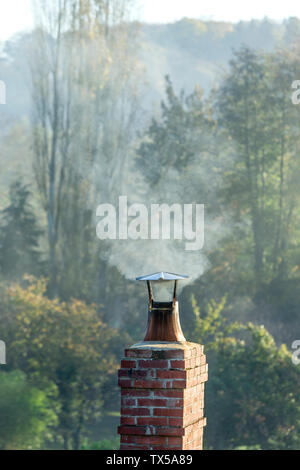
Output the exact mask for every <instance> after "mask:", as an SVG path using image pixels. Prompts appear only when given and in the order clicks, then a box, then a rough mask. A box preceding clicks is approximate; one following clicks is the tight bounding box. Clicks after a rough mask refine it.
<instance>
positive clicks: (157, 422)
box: [137, 417, 168, 426]
mask: <svg viewBox="0 0 300 470" xmlns="http://www.w3.org/2000/svg"><path fill="white" fill-rule="evenodd" d="M137 424H138V425H146V426H148V425H149V426H150V425H152V426H167V424H168V421H167V418H161V417H157V418H151V417H150V418H137Z"/></svg>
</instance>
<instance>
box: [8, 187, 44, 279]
mask: <svg viewBox="0 0 300 470" xmlns="http://www.w3.org/2000/svg"><path fill="white" fill-rule="evenodd" d="M30 197H31V193H30V191H29V189H28V187H26V186H25V185H23V184H22V183H21V182H20V181H16V182H15V183H13V184H12V185H11V187H10V203H9V206H7V207H6V208H5V209H3V210H2V211H1V214H0V221H1V231H0V269H1V274H2V276H3V277H4V278H5V279H9V280H16V279H18V278H19V279H20V278H21V277H22V276H23V274H25V273H31V274H38V273H39V272H40V271H41V268H42V263H41V252H40V251H39V237H40V236H41V234H42V231H41V230H40V229H39V228H38V223H37V218H36V215H35V212H34V210H33V208H32V206H31V205H30V202H29V199H30Z"/></svg>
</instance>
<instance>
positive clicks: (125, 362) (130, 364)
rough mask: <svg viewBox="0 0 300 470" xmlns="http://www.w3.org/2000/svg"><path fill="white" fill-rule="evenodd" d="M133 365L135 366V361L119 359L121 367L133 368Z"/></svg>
mask: <svg viewBox="0 0 300 470" xmlns="http://www.w3.org/2000/svg"><path fill="white" fill-rule="evenodd" d="M135 367H136V361H128V360H126V359H123V360H122V361H121V368H122V369H135Z"/></svg>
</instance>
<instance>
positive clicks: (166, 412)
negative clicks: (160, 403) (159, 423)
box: [153, 408, 183, 416]
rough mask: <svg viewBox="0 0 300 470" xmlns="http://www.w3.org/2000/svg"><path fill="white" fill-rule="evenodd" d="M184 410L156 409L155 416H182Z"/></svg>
mask: <svg viewBox="0 0 300 470" xmlns="http://www.w3.org/2000/svg"><path fill="white" fill-rule="evenodd" d="M182 413H183V410H181V409H176V408H154V410H153V415H154V416H182Z"/></svg>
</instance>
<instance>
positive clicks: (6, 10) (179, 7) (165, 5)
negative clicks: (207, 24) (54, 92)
mask: <svg viewBox="0 0 300 470" xmlns="http://www.w3.org/2000/svg"><path fill="white" fill-rule="evenodd" d="M50 1H52V0H50ZM138 2H139V4H140V7H139V8H138V11H137V19H139V20H140V21H146V22H149V23H170V22H173V21H177V20H179V19H181V18H183V17H189V18H202V19H213V20H218V21H232V22H237V21H239V20H250V19H253V18H255V19H261V18H264V17H265V16H268V17H269V18H271V19H274V20H282V19H284V18H288V17H289V16H297V17H300V2H299V1H298V2H297V1H296V0H284V1H283V2H279V1H274V0H248V1H245V0H244V1H241V0H208V1H207V0H206V1H203V0H138ZM30 4H31V0H0V40H5V39H7V38H8V37H10V36H11V35H12V34H14V33H16V32H17V31H20V30H24V29H28V28H30V27H31V26H32V16H31V10H30Z"/></svg>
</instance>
